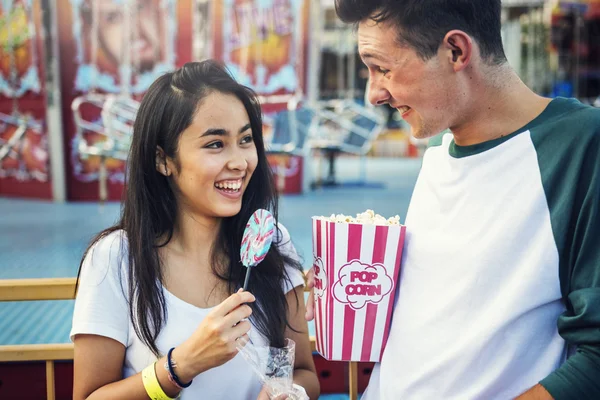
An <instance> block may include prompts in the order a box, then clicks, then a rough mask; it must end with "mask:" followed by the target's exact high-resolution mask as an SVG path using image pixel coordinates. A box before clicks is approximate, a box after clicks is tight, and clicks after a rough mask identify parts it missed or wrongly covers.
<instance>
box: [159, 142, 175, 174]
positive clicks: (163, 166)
mask: <svg viewBox="0 0 600 400" xmlns="http://www.w3.org/2000/svg"><path fill="white" fill-rule="evenodd" d="M168 164H169V162H168V160H167V156H166V154H165V151H164V150H163V149H162V147H160V146H156V170H157V171H158V172H159V173H160V174H162V175H164V176H171V173H172V171H171V170H170V168H169V165H168Z"/></svg>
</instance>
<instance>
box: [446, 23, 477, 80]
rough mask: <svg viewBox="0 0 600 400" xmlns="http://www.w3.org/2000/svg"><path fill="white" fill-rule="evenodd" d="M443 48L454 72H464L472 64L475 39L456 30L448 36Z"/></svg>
mask: <svg viewBox="0 0 600 400" xmlns="http://www.w3.org/2000/svg"><path fill="white" fill-rule="evenodd" d="M442 48H443V50H444V51H445V52H446V54H447V55H448V62H450V63H451V64H452V67H453V69H454V71H455V72H458V71H462V70H463V69H465V68H466V67H467V65H469V63H470V62H471V57H472V55H473V39H471V37H470V36H469V35H467V34H466V33H465V32H463V31H460V30H457V29H455V30H452V31H450V32H448V33H447V34H446V36H445V37H444V41H443V43H442Z"/></svg>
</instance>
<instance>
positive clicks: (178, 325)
mask: <svg viewBox="0 0 600 400" xmlns="http://www.w3.org/2000/svg"><path fill="white" fill-rule="evenodd" d="M278 226H279V229H278V230H277V237H276V238H275V240H274V245H278V246H279V250H280V251H281V252H282V253H283V254H286V255H288V256H290V257H293V258H295V259H298V254H297V253H296V250H295V248H294V246H293V245H292V242H291V239H290V236H289V233H288V231H287V230H286V229H285V227H283V226H282V225H278ZM127 248H128V246H127V240H126V237H125V233H124V232H123V231H115V232H113V233H111V234H109V235H107V236H106V237H104V238H102V239H101V240H99V241H98V242H97V243H96V244H95V245H94V246H93V247H92V248H91V249H90V251H89V252H88V254H87V256H86V258H85V260H84V262H83V267H82V270H81V276H80V283H79V290H78V294H77V299H76V301H75V311H74V314H73V327H72V329H71V339H73V337H74V336H75V335H77V334H92V335H99V336H105V337H108V338H111V339H114V340H116V341H118V342H120V343H122V344H123V345H124V346H125V360H124V365H123V378H127V377H129V376H132V375H135V374H136V373H138V372H141V371H142V370H143V369H144V368H145V367H147V366H148V365H150V364H152V363H153V362H154V361H156V357H155V356H154V355H153V353H152V352H151V351H150V349H149V348H148V347H147V346H146V345H145V344H144V343H143V342H142V341H141V340H140V338H139V337H138V336H137V335H136V333H135V331H134V329H133V323H132V321H131V319H130V318H129V308H128V307H129V306H128V285H127V276H128V268H129V267H128V262H127V261H128V256H127ZM285 268H286V274H287V276H288V277H289V280H287V279H286V280H284V281H283V282H282V289H283V291H284V293H287V292H289V291H290V290H292V289H293V288H295V287H297V286H300V285H303V284H304V277H303V275H302V272H300V271H299V270H297V269H295V268H293V267H291V266H286V267H285ZM163 293H164V296H165V300H166V307H167V320H166V321H165V323H164V326H163V327H162V329H161V331H160V333H159V335H158V338H157V340H156V345H157V347H158V349H159V351H160V352H161V354H163V355H164V354H166V353H167V352H168V350H169V349H170V348H171V347H175V346H178V345H180V344H181V343H182V342H184V341H185V340H186V339H188V338H189V337H190V336H191V335H192V333H193V332H194V331H196V329H198V326H199V325H200V323H201V322H202V320H203V319H204V318H206V316H207V315H208V314H209V313H210V312H211V311H212V309H213V308H198V307H196V306H194V305H192V304H189V303H187V302H185V301H183V300H181V299H179V298H178V297H176V296H175V295H173V294H172V293H170V292H169V291H167V290H166V289H165V288H163ZM248 335H249V337H250V339H251V340H252V342H253V343H254V344H255V345H257V346H267V345H268V344H267V339H266V338H265V337H264V336H263V335H262V334H260V332H258V330H257V329H256V328H255V327H254V326H252V328H251V330H250V332H249V334H248ZM158 367H159V366H157V368H158ZM160 367H161V368H162V367H163V366H162V365H161V366H160ZM261 388H262V384H261V382H260V380H259V378H258V376H257V375H256V374H255V373H254V371H253V370H252V367H251V366H250V364H248V363H247V362H246V360H244V358H243V357H242V356H241V355H240V354H238V355H237V356H236V357H234V358H233V359H232V360H230V361H228V362H226V363H225V364H223V365H221V366H218V367H216V368H212V369H210V370H208V371H205V372H203V373H202V374H200V375H198V376H196V377H195V378H194V380H193V383H192V385H191V386H190V387H189V388H186V389H184V390H182V391H181V396H180V398H181V399H182V400H185V399H194V400H195V399H240V400H244V399H245V400H256V398H257V396H258V394H259V392H260V390H261Z"/></svg>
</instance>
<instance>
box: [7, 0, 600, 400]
mask: <svg viewBox="0 0 600 400" xmlns="http://www.w3.org/2000/svg"><path fill="white" fill-rule="evenodd" d="M502 18H503V25H502V34H503V40H504V45H505V50H506V54H507V57H508V59H509V62H510V63H511V65H512V66H513V67H514V68H515V69H516V70H517V72H518V73H519V75H520V76H521V78H522V79H523V81H524V82H525V83H526V84H527V85H528V86H529V87H531V88H532V89H533V90H534V91H536V92H538V93H539V94H542V95H545V96H550V97H556V96H564V97H576V98H578V99H580V100H581V101H582V102H585V103H588V104H592V105H595V106H597V107H600V0H585V1H584V0H580V1H562V0H560V1H559V0H552V1H550V0H548V1H543V0H529V1H526V0H512V1H511V0H503V13H502ZM207 58H216V59H218V60H221V61H223V62H225V63H226V65H227V66H228V68H229V69H230V71H231V72H232V73H233V74H234V75H235V77H236V78H237V79H238V80H239V81H240V82H242V83H243V84H245V85H247V86H250V87H252V88H253V89H254V90H255V91H256V92H257V93H258V94H259V96H260V100H261V103H262V105H263V112H264V132H265V141H266V143H267V145H268V149H269V162H270V164H271V166H272V168H273V171H274V173H275V177H276V182H277V187H278V189H279V192H280V194H281V203H280V218H281V220H282V222H283V223H284V224H285V225H286V226H287V228H288V229H289V231H290V233H291V236H292V239H293V241H294V244H295V246H296V248H297V249H298V251H299V253H300V255H301V256H302V258H303V260H304V265H305V268H306V269H308V268H310V266H311V265H312V240H311V219H310V217H311V216H312V215H314V214H319V215H328V214H332V213H346V214H356V213H358V212H362V211H364V210H365V209H374V210H375V211H376V212H378V213H380V214H382V215H385V216H392V215H396V214H398V215H400V217H401V220H403V216H404V215H405V213H406V209H407V206H408V202H409V199H410V195H411V191H412V188H413V185H414V183H415V180H416V177H417V174H418V171H419V167H420V163H421V159H420V157H421V156H422V154H423V151H424V149H425V147H426V145H427V143H426V141H418V140H415V139H413V138H411V137H410V135H409V134H408V130H407V128H406V126H405V124H404V123H403V121H402V120H401V119H400V117H399V115H398V113H397V111H395V110H392V109H390V108H387V106H386V107H381V108H373V107H371V106H370V105H369V104H366V102H365V88H366V86H367V85H368V82H367V78H368V72H367V70H366V68H365V67H364V65H363V64H362V63H361V61H360V58H359V57H358V55H357V48H356V37H355V33H354V31H353V28H352V27H351V26H347V25H344V24H342V23H341V22H340V21H339V20H338V19H337V17H336V15H335V11H334V8H333V0H212V1H211V0H101V1H100V0H3V1H1V2H0V301H2V302H0V399H13V398H15V399H16V398H19V399H21V398H22V399H39V398H46V396H48V398H51V397H50V394H49V392H50V390H49V386H50V385H51V384H50V383H49V382H50V380H49V379H47V378H48V374H52V377H53V382H54V384H53V385H54V386H55V387H54V388H53V391H54V392H55V396H56V397H55V398H57V399H63V398H64V399H67V398H70V396H71V395H70V390H71V385H72V363H71V362H70V358H72V350H69V347H68V346H69V345H68V342H69V338H68V332H69V330H70V324H71V322H70V321H71V317H72V312H73V300H72V299H71V300H69V299H63V297H61V295H53V294H52V293H50V292H52V290H53V289H49V292H48V293H50V294H46V295H40V294H39V293H40V292H43V291H44V288H47V285H54V284H55V285H56V287H58V288H59V289H57V290H59V291H60V287H61V285H63V286H64V285H66V286H65V287H70V286H68V285H69V284H70V283H71V282H72V280H73V278H74V277H75V276H76V274H77V269H78V266H79V261H80V257H81V255H82V252H83V250H84V249H85V246H86V245H87V243H88V242H89V240H90V239H91V237H92V236H93V235H94V233H96V232H98V231H100V230H102V229H103V228H105V227H107V226H109V225H111V224H113V223H114V222H115V221H116V218H117V217H118V214H119V204H118V201H119V199H120V198H121V195H122V192H123V184H124V179H125V168H126V156H127V151H128V146H129V140H130V137H131V125H132V122H133V120H134V118H135V112H136V110H137V107H138V105H139V101H140V99H141V98H142V97H143V95H144V93H145V91H146V90H147V88H148V86H149V85H150V83H151V82H152V81H153V80H154V79H156V78H157V77H158V76H160V75H161V74H162V73H164V72H165V71H169V70H172V69H174V68H176V67H178V66H181V65H183V64H184V63H186V62H188V61H197V60H203V59H207ZM22 279H27V280H28V281H27V282H33V281H29V280H33V279H38V280H39V281H37V282H34V284H32V285H33V286H27V285H28V283H27V282H25V281H20V280H22ZM23 282H25V283H23ZM65 282H66V283H65ZM20 284H23V285H24V288H22V289H18V290H17V289H14V288H15V287H17V288H18V287H19V285H20ZM36 285H37V286H36ZM44 285H46V286H44ZM11 290H12V291H13V292H14V293H17V292H18V293H19V294H20V296H21V297H22V299H21V300H30V301H10V300H15V299H16V298H17V297H16V295H11V294H10V293H12V292H11ZM11 296H12V297H11ZM3 300H4V301H3ZM51 300H52V301H51ZM311 329H313V328H312V327H311ZM31 345H36V346H38V347H35V348H32V347H31ZM19 346H24V347H19ZM57 346H58V347H57ZM61 346H62V347H61ZM57 349H58V350H57ZM19 351H20V352H19ZM35 351H37V353H36V352H35ZM69 351H71V352H69ZM315 360H316V361H317V366H318V368H319V378H320V380H321V385H322V391H323V393H324V394H323V398H330V399H334V398H340V399H342V398H348V396H349V393H350V396H352V389H351V388H350V386H351V385H352V382H350V381H351V380H352V378H351V377H352V376H354V377H355V379H358V385H357V386H358V391H359V392H360V391H361V390H362V389H364V387H365V385H366V382H367V381H368V375H369V372H370V366H369V365H358V366H351V365H348V364H347V363H330V362H326V361H325V360H323V359H321V358H319V357H318V356H316V355H315ZM349 368H358V370H357V372H355V373H354V375H352V374H350V375H349V374H348V369H349ZM31 371H33V372H31ZM25 373H27V374H31V373H33V374H34V376H35V379H31V378H27V379H26V380H23V376H24V374H25ZM35 374H37V375H35ZM28 376H30V375H28ZM24 382H27V383H24ZM24 385H26V386H27V388H24ZM355 385H356V383H355Z"/></svg>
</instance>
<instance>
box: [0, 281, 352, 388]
mask: <svg viewBox="0 0 600 400" xmlns="http://www.w3.org/2000/svg"><path fill="white" fill-rule="evenodd" d="M75 285H76V279H75V278H44V279H7V280H0V302H3V301H35V300H73V299H75ZM310 344H311V349H312V351H313V352H314V351H315V350H316V343H315V338H314V336H311V338H310ZM73 355H74V352H73V344H72V343H53V344H22V345H9V346H6V345H0V363H6V362H28V361H40V362H41V361H44V362H45V363H46V398H47V400H55V398H56V395H55V380H54V362H55V361H72V360H73ZM348 370H349V398H350V400H357V399H358V363H356V362H350V363H349V368H348Z"/></svg>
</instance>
